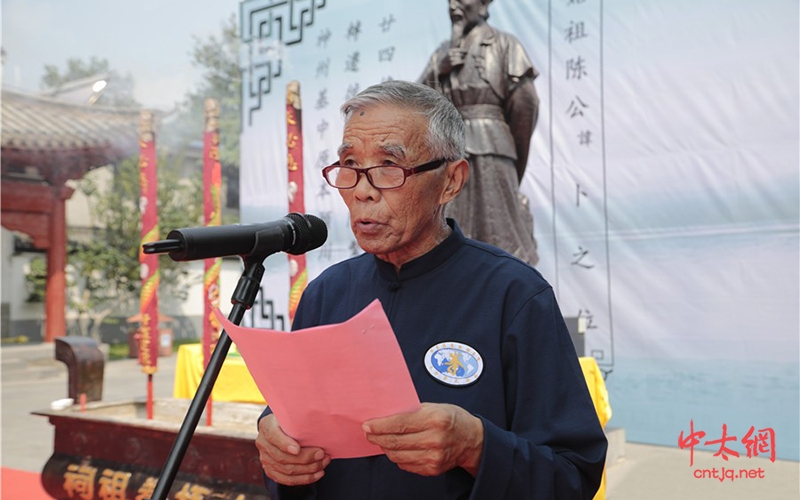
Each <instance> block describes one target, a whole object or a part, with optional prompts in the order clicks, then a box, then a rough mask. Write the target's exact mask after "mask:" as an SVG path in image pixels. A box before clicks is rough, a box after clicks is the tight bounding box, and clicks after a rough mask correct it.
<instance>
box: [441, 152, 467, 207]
mask: <svg viewBox="0 0 800 500" xmlns="http://www.w3.org/2000/svg"><path fill="white" fill-rule="evenodd" d="M445 168H446V171H445V185H444V190H443V191H442V196H441V198H440V200H439V201H440V203H441V204H442V205H446V204H447V203H450V202H451V201H453V200H454V199H455V198H456V196H458V193H460V192H461V189H462V188H463V187H464V184H466V182H467V179H468V178H469V163H467V160H465V159H463V158H462V159H460V160H458V161H455V162H451V163H450V164H449V165H447V166H446V167H445Z"/></svg>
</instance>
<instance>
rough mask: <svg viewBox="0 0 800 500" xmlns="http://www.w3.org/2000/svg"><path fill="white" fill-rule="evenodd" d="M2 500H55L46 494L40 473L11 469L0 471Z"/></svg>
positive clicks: (0, 495)
mask: <svg viewBox="0 0 800 500" xmlns="http://www.w3.org/2000/svg"><path fill="white" fill-rule="evenodd" d="M0 481H2V488H0V499H2V500H53V498H52V497H51V496H50V495H48V494H47V493H45V491H44V488H42V482H41V480H40V479H39V473H38V472H28V471H24V470H16V469H9V468H6V467H3V468H2V471H0Z"/></svg>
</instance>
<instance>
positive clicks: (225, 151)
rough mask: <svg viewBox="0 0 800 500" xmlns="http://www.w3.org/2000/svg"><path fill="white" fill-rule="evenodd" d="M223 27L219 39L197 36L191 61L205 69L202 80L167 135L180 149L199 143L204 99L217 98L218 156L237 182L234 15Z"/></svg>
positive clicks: (237, 79)
mask: <svg viewBox="0 0 800 500" xmlns="http://www.w3.org/2000/svg"><path fill="white" fill-rule="evenodd" d="M220 28H221V32H220V34H219V36H211V37H210V38H204V39H201V38H199V37H194V48H193V50H192V53H191V60H192V64H193V65H194V66H195V67H197V68H200V69H201V70H202V72H203V73H202V78H201V81H200V83H199V84H198V85H197V87H196V88H195V89H194V90H192V91H190V92H188V93H187V94H186V97H185V98H184V100H183V101H182V102H181V103H180V105H179V114H178V116H177V118H176V119H175V120H174V122H173V123H172V124H170V125H169V127H170V130H169V132H168V135H169V139H172V140H174V141H176V144H175V146H176V147H178V148H187V147H188V145H189V144H191V143H192V142H194V141H197V140H198V138H200V137H202V136H203V135H202V134H203V125H204V118H205V100H206V99H208V98H212V99H216V101H217V102H218V103H219V106H220V119H219V129H220V130H219V140H220V145H219V154H220V164H221V166H222V171H223V176H224V177H226V178H227V179H228V180H231V179H233V180H234V181H237V182H238V178H239V134H240V132H241V109H240V107H241V85H242V72H241V70H240V68H239V28H238V26H237V23H236V16H235V15H231V16H230V17H229V18H228V19H227V20H226V21H224V22H222V23H221V25H220Z"/></svg>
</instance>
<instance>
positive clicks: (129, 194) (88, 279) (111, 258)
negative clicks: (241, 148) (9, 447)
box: [68, 155, 202, 339]
mask: <svg viewBox="0 0 800 500" xmlns="http://www.w3.org/2000/svg"><path fill="white" fill-rule="evenodd" d="M176 163H180V160H179V159H176V158H170V157H169V156H166V155H161V156H160V157H159V159H158V165H159V169H158V215H159V227H160V228H161V230H162V232H164V231H165V230H170V229H174V228H179V227H187V226H197V225H198V224H199V222H200V215H201V214H202V192H201V182H202V178H201V176H200V175H195V176H193V177H191V178H188V179H187V178H181V177H180V175H179V174H178V172H177V171H176V169H175V168H163V167H165V166H169V165H174V164H176ZM111 168H112V169H113V170H114V172H113V176H112V178H111V183H110V186H100V185H98V183H97V182H95V181H94V180H92V179H90V178H84V179H83V181H82V182H81V184H80V190H81V191H82V192H83V193H84V194H85V195H86V196H87V197H88V199H89V200H90V207H91V215H92V218H93V220H92V222H93V224H92V225H93V226H94V227H95V228H96V229H95V234H94V236H93V237H92V238H90V239H88V240H86V241H83V242H81V243H76V244H74V246H73V248H72V251H71V252H70V255H69V259H68V261H69V264H70V266H71V267H72V270H73V273H74V275H75V276H76V278H77V279H75V283H76V286H77V289H76V290H74V292H73V294H72V297H73V299H72V301H71V304H70V305H71V306H72V307H73V308H74V310H75V311H77V313H78V316H79V322H78V326H79V329H80V331H81V334H82V335H91V336H93V337H95V338H98V339H99V327H100V324H101V323H102V321H103V320H104V319H105V318H106V317H107V316H108V315H109V314H110V313H111V312H113V311H115V310H116V311H128V312H130V311H134V310H136V303H137V301H138V297H139V290H140V287H141V279H140V266H139V248H140V243H141V219H140V218H141V215H140V211H139V197H140V187H139V158H138V156H132V157H130V158H128V159H126V160H124V161H122V162H120V163H119V164H118V165H115V166H112V167H111ZM159 269H160V274H161V286H160V287H159V293H160V294H164V293H167V294H170V295H172V296H175V297H178V298H185V296H186V291H185V290H186V286H185V285H186V284H187V283H186V278H187V275H188V272H187V269H186V265H185V264H184V263H179V262H174V261H172V260H171V259H169V257H168V256H166V255H162V256H161V257H160V259H159Z"/></svg>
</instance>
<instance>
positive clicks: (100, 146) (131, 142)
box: [0, 89, 139, 342]
mask: <svg viewBox="0 0 800 500" xmlns="http://www.w3.org/2000/svg"><path fill="white" fill-rule="evenodd" d="M138 121H139V111H138V110H132V109H119V108H108V107H99V106H92V105H90V104H83V103H79V104H75V103H69V102H65V101H62V100H56V99H52V98H47V97H41V96H34V95H30V94H25V93H20V92H17V91H12V90H8V89H3V90H2V153H1V154H0V164H1V165H2V187H1V188H0V189H2V218H1V219H0V220H1V221H2V226H3V227H4V228H6V229H8V230H10V231H16V232H19V233H23V234H25V235H28V236H29V237H30V242H31V246H32V247H33V249H35V250H39V251H42V252H44V253H45V254H46V257H47V285H46V294H45V327H44V330H45V331H44V340H45V341H46V342H52V341H53V339H55V338H56V337H59V336H62V335H64V334H65V333H66V276H65V267H66V255H67V227H66V225H67V224H66V208H65V203H66V201H67V200H68V199H69V198H70V197H71V196H72V194H73V191H74V190H73V189H72V188H70V187H69V186H67V181H69V180H78V179H80V178H81V177H83V175H84V174H85V173H86V172H88V171H89V170H92V169H94V168H97V167H101V166H104V165H108V164H109V163H113V162H116V161H119V160H121V159H122V158H125V157H127V156H129V155H131V154H133V153H135V152H136V150H137V145H138V130H137V127H138ZM15 293H18V291H17V292H15ZM4 300H5V299H4ZM6 315H7V312H6ZM11 319H12V320H13V318H11Z"/></svg>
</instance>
